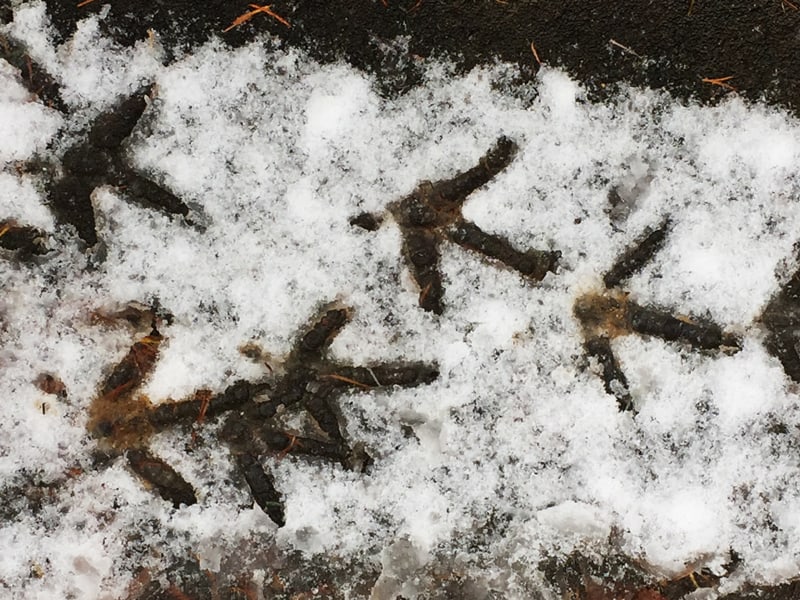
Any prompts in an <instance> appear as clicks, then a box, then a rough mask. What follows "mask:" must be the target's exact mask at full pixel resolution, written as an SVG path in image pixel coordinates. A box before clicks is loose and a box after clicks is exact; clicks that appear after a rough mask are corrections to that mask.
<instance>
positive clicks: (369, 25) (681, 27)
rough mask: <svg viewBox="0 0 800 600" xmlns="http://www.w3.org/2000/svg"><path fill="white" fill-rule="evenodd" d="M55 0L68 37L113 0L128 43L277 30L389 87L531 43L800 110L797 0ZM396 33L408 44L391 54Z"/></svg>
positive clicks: (654, 82)
mask: <svg viewBox="0 0 800 600" xmlns="http://www.w3.org/2000/svg"><path fill="white" fill-rule="evenodd" d="M2 1H3V2H9V1H10V0H2ZM47 3H48V5H49V10H50V14H51V16H52V19H53V24H54V26H55V28H56V29H57V30H58V32H59V35H60V36H61V38H62V39H66V38H67V37H69V36H70V35H71V33H72V32H73V30H74V28H75V22H76V21H77V20H78V19H80V18H82V17H83V16H85V15H87V14H90V13H94V12H99V11H100V10H102V8H103V5H104V4H106V3H108V4H110V5H111V12H110V13H109V16H108V18H107V19H106V25H107V27H108V29H109V32H110V33H111V34H112V35H113V36H114V37H115V38H116V39H117V40H119V41H120V42H122V43H125V44H132V43H134V42H136V41H138V40H141V39H144V38H146V37H147V30H148V29H149V28H153V29H155V30H156V31H158V32H159V33H160V34H161V36H162V39H163V41H164V42H165V46H171V45H178V46H179V47H180V48H182V49H184V50H187V51H188V50H189V49H190V48H191V47H193V46H195V45H197V44H199V43H202V42H203V41H205V40H207V39H209V38H210V37H212V36H214V35H218V36H220V37H222V39H224V40H225V41H226V42H228V43H229V44H231V45H233V46H238V45H241V44H243V43H246V42H247V41H249V40H251V39H252V38H253V37H254V36H255V35H256V34H257V33H260V32H269V33H272V34H274V35H276V36H278V37H279V38H280V39H282V40H285V42H286V43H288V44H289V45H292V46H299V47H302V48H304V49H306V50H308V51H309V52H310V53H311V55H312V56H314V57H315V58H316V59H318V60H322V61H329V60H334V59H337V58H340V57H341V58H345V59H346V60H348V61H349V62H350V63H351V64H353V65H355V66H357V67H359V68H362V69H365V70H367V71H371V72H375V73H376V74H377V75H378V76H379V78H380V80H381V82H382V83H383V86H384V89H385V90H386V91H387V92H390V93H397V92H401V91H402V90H404V89H406V88H407V87H408V86H411V85H413V84H414V83H415V82H416V81H418V77H419V70H418V64H419V62H420V61H419V59H420V58H427V57H431V56H441V55H447V56H450V57H452V58H453V59H454V60H455V61H456V62H457V63H458V64H459V65H460V66H461V67H462V68H464V69H469V68H470V67H472V66H474V65H476V64H481V63H485V62H491V61H494V60H496V58H500V59H501V60H503V61H508V62H512V63H517V64H518V65H519V66H520V71H521V77H522V78H523V79H530V78H531V77H533V76H534V75H535V73H536V70H537V68H538V65H537V62H536V60H535V58H534V56H533V52H532V51H531V42H533V43H534V44H535V47H536V49H537V52H538V55H539V57H540V58H541V59H542V60H543V61H545V62H547V63H550V64H554V65H560V66H563V67H565V68H566V69H567V70H568V71H569V72H571V73H572V74H574V75H575V76H576V77H577V78H579V79H580V80H581V81H584V82H586V83H587V85H589V86H590V88H591V89H593V90H594V91H596V92H598V93H603V92H604V91H605V90H608V89H609V88H613V85H610V84H616V83H618V82H623V81H628V82H632V83H635V84H637V85H645V86H651V87H656V88H665V89H668V90H669V91H670V92H672V93H674V94H676V95H678V96H680V97H683V98H688V97H693V98H696V99H697V100H699V101H703V102H706V101H713V100H714V99H715V98H718V97H720V96H721V95H724V94H726V93H728V92H729V90H727V89H726V88H723V87H720V86H716V85H712V84H709V83H704V82H703V81H702V79H703V78H720V77H728V76H733V79H731V80H730V81H729V82H728V83H729V84H730V85H732V86H734V87H735V88H736V89H737V90H738V92H739V93H740V94H742V95H743V96H745V97H747V98H750V99H754V100H755V99H759V98H762V97H763V98H766V99H768V100H769V101H771V102H775V103H779V104H781V105H783V106H786V107H788V108H790V109H792V110H793V111H797V110H798V109H800V78H798V77H797V73H799V72H800V35H798V31H800V11H798V10H797V9H796V8H795V6H797V5H798V4H797V3H795V2H790V1H789V0H729V1H727V2H706V1H703V0H683V1H675V2H659V1H654V0H614V1H609V0H558V1H544V0H505V1H500V0H452V1H431V0H421V1H419V2H417V0H385V3H386V5H384V3H383V1H382V0H349V1H347V2H327V1H322V0H302V1H301V0H282V1H280V2H276V3H274V4H272V8H273V10H274V11H275V12H276V13H277V14H279V15H280V16H281V17H284V18H285V19H287V20H288V21H289V22H290V23H291V27H290V28H287V27H286V26H285V25H282V24H281V23H280V22H278V21H277V20H275V19H273V18H271V17H269V16H267V15H257V16H256V17H255V18H253V19H251V20H250V21H249V22H247V23H245V24H244V25H242V26H240V27H238V28H235V29H232V30H231V31H229V32H227V33H223V30H224V29H226V28H227V27H228V26H229V25H230V24H231V23H232V22H233V21H234V19H235V18H236V17H238V16H239V15H241V14H242V13H245V12H247V11H248V10H249V9H248V7H247V5H248V3H247V2H245V1H244V0H242V1H241V2H236V1H231V0H206V1H205V2H195V1H189V0H172V1H169V2H167V1H166V0H136V1H135V2H134V1H132V0H110V1H108V2H106V1H104V0H95V1H94V2H93V3H91V4H89V5H87V6H84V7H82V8H78V7H77V6H76V5H77V2H71V1H64V0H48V2H47ZM2 14H3V13H2V11H0V16H1V15H2ZM398 36H405V37H406V39H407V48H403V49H402V50H399V49H396V50H395V52H393V53H391V52H390V53H388V54H387V53H386V52H385V48H386V46H387V45H391V44H392V43H393V42H394V40H396V39H397V38H398ZM611 40H614V42H616V43H617V44H620V45H622V46H625V47H626V48H627V49H628V50H626V49H623V48H621V47H620V46H618V45H615V44H614V42H611ZM397 48H399V46H398V47H397Z"/></svg>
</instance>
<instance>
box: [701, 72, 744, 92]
mask: <svg viewBox="0 0 800 600" xmlns="http://www.w3.org/2000/svg"><path fill="white" fill-rule="evenodd" d="M733 78H734V75H728V76H727V77H703V79H702V82H703V83H710V84H711V85H718V86H719V87H721V88H725V89H726V90H730V91H732V92H735V91H736V88H735V87H733V86H732V85H731V84H730V83H728V81H730V80H731V79H733Z"/></svg>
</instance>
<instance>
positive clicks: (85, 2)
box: [78, 0, 94, 8]
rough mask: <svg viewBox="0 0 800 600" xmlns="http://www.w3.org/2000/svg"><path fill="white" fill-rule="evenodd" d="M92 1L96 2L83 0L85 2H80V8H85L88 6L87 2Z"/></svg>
mask: <svg viewBox="0 0 800 600" xmlns="http://www.w3.org/2000/svg"><path fill="white" fill-rule="evenodd" d="M92 2H94V0H83V2H81V3H79V4H78V8H83V7H84V6H86V5H87V4H91V3H92Z"/></svg>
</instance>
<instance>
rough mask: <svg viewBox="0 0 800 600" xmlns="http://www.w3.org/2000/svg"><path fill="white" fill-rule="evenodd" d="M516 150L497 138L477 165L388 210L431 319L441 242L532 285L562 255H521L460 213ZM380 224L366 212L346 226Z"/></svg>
mask: <svg viewBox="0 0 800 600" xmlns="http://www.w3.org/2000/svg"><path fill="white" fill-rule="evenodd" d="M516 151H517V146H516V144H515V143H514V142H512V141H511V140H509V139H508V138H505V137H501V138H500V139H499V140H498V141H497V143H496V144H495V145H494V147H493V148H492V149H491V150H489V152H488V153H487V154H486V156H484V157H483V158H481V160H480V161H479V163H478V165H477V166H475V167H473V168H471V169H469V170H467V171H465V172H464V173H461V174H460V175H457V176H456V177H454V178H453V179H445V180H442V181H437V182H435V183H431V182H423V183H422V184H420V186H419V187H418V188H417V189H416V190H415V191H414V192H413V193H412V194H411V195H409V196H407V197H406V198H403V199H402V200H399V201H397V202H394V203H392V204H390V205H389V212H390V213H391V214H392V216H393V217H394V219H395V221H396V222H397V224H398V225H399V226H400V230H401V232H402V235H403V255H404V256H405V259H406V263H407V264H408V266H409V268H410V270H411V274H412V276H413V277H414V280H415V281H416V283H417V285H418V286H419V289H420V293H419V305H420V306H421V307H422V308H423V309H424V310H427V311H430V312H433V313H435V314H442V311H443V306H442V298H443V295H444V290H443V288H442V275H441V272H440V270H439V260H440V252H439V246H440V244H441V243H442V241H443V240H449V241H451V242H453V243H455V244H458V245H459V246H461V247H462V248H464V249H466V250H470V251H472V252H477V253H479V254H483V255H484V256H486V257H487V258H490V259H493V260H496V261H498V262H500V263H503V264H505V265H506V266H508V267H510V268H512V269H514V270H515V271H517V272H519V273H520V274H521V275H523V276H524V277H527V278H528V279H530V280H532V281H541V280H542V279H543V278H544V276H545V275H546V274H547V273H548V272H552V271H554V270H555V267H556V264H557V262H558V259H559V258H560V256H561V253H560V252H554V251H541V250H529V251H527V252H522V251H520V250H517V249H516V248H514V247H513V246H512V244H511V243H510V242H509V241H508V240H506V239H505V238H503V237H501V236H497V235H493V234H489V233H486V232H485V231H483V230H482V229H480V228H479V227H478V226H477V225H475V224H474V223H471V222H470V221H467V220H466V219H464V217H463V215H462V213H461V208H462V205H463V204H464V201H465V200H466V199H467V197H468V196H469V195H470V194H472V192H474V191H475V190H477V189H478V188H480V187H481V186H483V185H485V184H487V183H488V182H489V181H490V180H491V179H492V178H494V177H495V176H496V175H497V174H498V173H500V172H501V171H503V170H504V169H505V168H506V167H507V166H508V165H509V164H510V163H511V161H512V160H513V158H514V155H515V154H516ZM380 221H381V219H380V218H379V217H375V216H374V215H369V214H366V213H365V214H361V215H358V216H356V217H353V218H352V219H351V220H350V223H351V224H353V225H358V226H360V227H362V228H364V229H367V230H369V231H374V230H375V229H377V228H378V226H379V223H380Z"/></svg>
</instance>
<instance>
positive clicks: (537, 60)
mask: <svg viewBox="0 0 800 600" xmlns="http://www.w3.org/2000/svg"><path fill="white" fill-rule="evenodd" d="M531 52H533V58H535V59H536V62H537V63H539V66H542V59H541V58H539V53H538V52H537V51H536V46H534V45H533V42H531Z"/></svg>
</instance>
